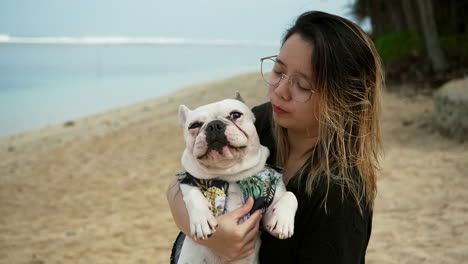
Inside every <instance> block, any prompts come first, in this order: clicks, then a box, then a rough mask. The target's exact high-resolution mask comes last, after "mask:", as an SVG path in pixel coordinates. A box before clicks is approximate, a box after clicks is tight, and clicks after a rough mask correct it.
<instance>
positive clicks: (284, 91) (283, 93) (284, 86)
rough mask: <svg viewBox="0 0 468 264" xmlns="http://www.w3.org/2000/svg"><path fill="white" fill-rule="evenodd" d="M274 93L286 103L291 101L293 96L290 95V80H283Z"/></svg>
mask: <svg viewBox="0 0 468 264" xmlns="http://www.w3.org/2000/svg"><path fill="white" fill-rule="evenodd" d="M274 89H275V90H274V92H275V94H276V95H277V96H278V97H281V98H282V99H283V100H285V101H289V100H291V94H290V93H289V78H288V77H284V78H281V80H280V82H279V83H278V86H276V88H274Z"/></svg>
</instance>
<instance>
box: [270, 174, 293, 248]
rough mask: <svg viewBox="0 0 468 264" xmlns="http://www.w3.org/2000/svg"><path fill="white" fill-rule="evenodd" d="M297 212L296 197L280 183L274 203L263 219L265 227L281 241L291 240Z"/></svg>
mask: <svg viewBox="0 0 468 264" xmlns="http://www.w3.org/2000/svg"><path fill="white" fill-rule="evenodd" d="M296 210H297V199H296V196H295V195H294V194H293V193H292V192H288V191H286V186H285V185H284V183H283V181H280V182H279V183H278V187H277V189H276V193H275V197H274V199H273V202H272V204H271V205H270V206H269V207H268V210H267V212H266V213H265V216H264V217H263V225H264V227H265V228H266V230H268V231H269V232H270V233H271V234H272V235H274V236H276V237H278V238H280V239H286V238H290V237H291V236H292V235H293V234H294V216H295V215H296Z"/></svg>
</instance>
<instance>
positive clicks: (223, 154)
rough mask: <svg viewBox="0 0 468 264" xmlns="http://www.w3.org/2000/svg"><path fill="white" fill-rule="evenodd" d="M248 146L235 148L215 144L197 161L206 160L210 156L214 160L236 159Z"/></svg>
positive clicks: (229, 145)
mask: <svg viewBox="0 0 468 264" xmlns="http://www.w3.org/2000/svg"><path fill="white" fill-rule="evenodd" d="M246 147H247V146H233V145H231V144H221V143H219V142H213V143H212V144H210V145H209V146H208V148H207V149H206V152H205V153H204V154H202V155H200V156H198V157H197V159H205V158H208V157H210V156H212V157H213V158H229V157H234V156H236V154H238V153H240V152H241V151H242V150H243V149H245V148H246Z"/></svg>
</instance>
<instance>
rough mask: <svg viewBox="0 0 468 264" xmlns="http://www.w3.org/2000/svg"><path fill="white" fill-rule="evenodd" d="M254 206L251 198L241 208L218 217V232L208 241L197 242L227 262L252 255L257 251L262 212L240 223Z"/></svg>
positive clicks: (258, 211) (256, 212) (259, 211)
mask: <svg viewBox="0 0 468 264" xmlns="http://www.w3.org/2000/svg"><path fill="white" fill-rule="evenodd" d="M252 206H253V199H252V198H249V199H248V200H247V202H246V203H245V204H244V205H243V206H242V207H241V208H239V209H237V210H235V211H232V212H230V213H227V214H224V215H220V216H218V217H216V220H217V221H218V228H217V229H216V232H214V233H213V235H212V236H211V237H209V238H208V239H207V240H198V241H197V242H198V243H200V244H202V245H204V246H206V247H208V248H210V249H211V250H212V251H213V252H214V253H215V254H216V255H218V256H220V257H221V258H223V259H224V260H225V261H235V260H239V259H242V258H245V257H247V256H249V255H251V254H252V253H253V252H254V251H255V245H256V242H257V238H258V235H259V224H260V220H261V219H262V211H261V210H257V211H255V213H253V214H252V215H251V216H250V218H249V219H247V220H246V221H245V222H243V223H239V222H240V220H241V219H242V217H244V216H245V215H246V214H247V213H248V212H249V211H250V210H251V209H252Z"/></svg>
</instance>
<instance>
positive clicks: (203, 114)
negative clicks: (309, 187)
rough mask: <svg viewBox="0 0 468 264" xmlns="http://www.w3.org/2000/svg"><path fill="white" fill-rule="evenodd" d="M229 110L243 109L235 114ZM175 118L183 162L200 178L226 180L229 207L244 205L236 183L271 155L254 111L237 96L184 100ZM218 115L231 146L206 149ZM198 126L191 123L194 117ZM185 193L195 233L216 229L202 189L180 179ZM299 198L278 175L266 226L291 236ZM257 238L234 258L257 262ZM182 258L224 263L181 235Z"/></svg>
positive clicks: (204, 235) (205, 235)
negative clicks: (190, 104)
mask: <svg viewBox="0 0 468 264" xmlns="http://www.w3.org/2000/svg"><path fill="white" fill-rule="evenodd" d="M233 111H235V112H238V113H241V114H242V115H241V116H240V117H239V118H236V119H235V118H233V116H232V113H233ZM179 120H180V122H181V124H182V126H183V128H184V137H185V142H186V149H185V151H184V153H183V155H182V159H181V161H182V165H183V166H184V168H185V169H186V170H187V171H188V172H189V173H190V174H192V175H193V176H194V177H196V178H199V179H220V180H225V181H227V182H229V183H230V185H229V189H228V203H227V206H226V207H227V208H226V209H227V212H231V211H233V210H235V209H237V208H239V207H241V206H242V205H243V203H242V197H241V193H242V192H241V190H240V188H239V186H238V185H237V184H236V183H235V182H236V181H238V180H241V179H244V178H248V177H250V176H252V175H255V174H256V173H258V172H259V171H261V170H262V169H263V168H264V166H265V162H266V159H267V157H268V155H269V151H268V148H266V147H264V146H262V145H260V141H259V138H258V135H257V132H256V129H255V126H254V121H255V117H254V115H253V113H252V112H251V110H250V109H249V108H248V107H247V106H246V105H245V104H244V103H243V102H241V101H239V100H235V99H226V100H223V101H219V102H215V103H212V104H208V105H205V106H201V107H199V108H197V109H195V110H190V109H188V108H187V107H186V106H184V105H181V106H180V107H179ZM213 120H220V121H222V122H223V123H224V124H226V129H225V132H224V134H225V135H226V138H227V140H228V142H229V145H230V147H228V146H224V147H223V148H222V153H219V152H217V151H215V150H211V151H208V152H207V150H208V144H207V140H206V134H205V129H206V125H207V124H208V123H209V122H211V121H213ZM194 122H195V123H197V122H198V123H199V125H200V127H198V128H195V129H193V128H192V129H189V127H190V126H191V125H192V124H193V123H194ZM180 188H181V191H182V193H183V197H184V198H183V199H184V202H185V204H186V207H187V211H188V214H189V218H190V232H191V235H192V236H193V237H194V238H195V239H207V238H208V236H209V235H211V234H212V233H213V232H215V229H216V226H217V222H216V218H215V217H213V215H212V213H211V205H210V203H209V202H208V200H207V199H206V198H205V197H204V196H203V194H202V192H201V191H200V189H198V188H197V187H193V186H189V185H186V184H181V185H180ZM296 209H297V199H296V197H295V196H294V194H292V193H291V192H287V191H286V187H285V185H284V183H283V181H282V180H280V181H279V183H278V186H277V189H276V193H275V197H274V200H273V203H272V204H271V205H270V207H269V209H268V210H267V212H266V213H265V215H264V217H263V220H262V222H263V225H264V226H265V228H266V229H267V230H268V231H269V232H270V233H272V234H273V235H276V236H277V237H279V238H281V239H285V238H289V237H291V236H292V235H293V232H294V215H295V213H296ZM259 247H260V238H258V241H257V243H256V250H255V253H254V254H252V255H251V256H249V257H247V258H244V259H242V260H239V261H236V262H235V263H257V262H258V249H259ZM178 263H180V264H185V263H224V262H223V260H222V259H221V258H220V257H219V256H217V255H215V254H214V253H213V252H212V251H211V250H210V249H208V248H206V247H204V246H202V245H200V244H198V243H196V242H194V241H193V240H192V239H190V238H189V237H187V238H186V239H185V241H184V244H183V247H182V250H181V254H180V258H179V262H178Z"/></svg>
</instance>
